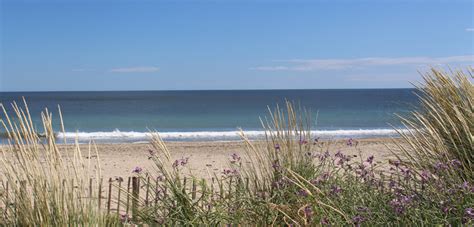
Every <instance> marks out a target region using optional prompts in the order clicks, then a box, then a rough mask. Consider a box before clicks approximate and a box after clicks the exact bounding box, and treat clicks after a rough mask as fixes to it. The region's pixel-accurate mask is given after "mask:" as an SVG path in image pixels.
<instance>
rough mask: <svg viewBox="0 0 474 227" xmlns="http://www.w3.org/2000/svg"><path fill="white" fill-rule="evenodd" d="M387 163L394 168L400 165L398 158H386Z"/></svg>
mask: <svg viewBox="0 0 474 227" xmlns="http://www.w3.org/2000/svg"><path fill="white" fill-rule="evenodd" d="M388 163H389V164H390V165H393V166H395V167H396V168H398V167H399V166H400V160H388Z"/></svg>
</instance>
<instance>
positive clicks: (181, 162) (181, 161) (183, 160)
mask: <svg viewBox="0 0 474 227" xmlns="http://www.w3.org/2000/svg"><path fill="white" fill-rule="evenodd" d="M188 161H189V158H188V157H187V158H181V159H176V160H175V161H174V162H173V165H172V166H173V168H177V167H179V166H185V165H186V164H188Z"/></svg>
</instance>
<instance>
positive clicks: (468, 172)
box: [399, 68, 474, 180]
mask: <svg viewBox="0 0 474 227" xmlns="http://www.w3.org/2000/svg"><path fill="white" fill-rule="evenodd" d="M472 72H473V70H472V69H468V70H467V71H461V70H457V71H450V72H446V71H443V70H440V69H435V68H433V69H431V71H429V72H427V73H425V74H423V79H424V83H423V84H422V85H419V86H417V91H418V93H417V95H418V96H419V99H420V106H419V108H418V109H416V110H415V111H414V112H413V113H412V114H411V115H410V116H408V117H402V118H401V119H402V123H403V124H404V126H405V128H406V129H408V130H404V131H400V136H401V137H402V138H403V145H400V146H399V147H400V149H401V151H402V152H403V155H402V156H403V157H402V159H404V160H407V161H408V162H409V163H410V164H411V165H412V166H414V167H416V168H417V169H419V170H436V169H439V168H445V166H446V165H455V166H457V167H458V168H449V169H450V173H451V174H452V175H453V176H459V177H461V178H462V179H463V180H472V179H473V177H474V171H472V170H473V169H474V114H473V110H474V86H473V84H472V79H473V75H472Z"/></svg>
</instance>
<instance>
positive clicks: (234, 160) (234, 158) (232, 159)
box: [230, 153, 241, 163]
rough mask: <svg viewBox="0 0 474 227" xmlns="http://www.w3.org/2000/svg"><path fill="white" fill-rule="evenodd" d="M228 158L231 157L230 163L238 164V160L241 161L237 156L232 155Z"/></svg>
mask: <svg viewBox="0 0 474 227" xmlns="http://www.w3.org/2000/svg"><path fill="white" fill-rule="evenodd" d="M230 157H231V161H230V162H232V163H235V162H240V159H241V158H240V156H239V155H238V154H236V153H233V154H232V155H231V156H230Z"/></svg>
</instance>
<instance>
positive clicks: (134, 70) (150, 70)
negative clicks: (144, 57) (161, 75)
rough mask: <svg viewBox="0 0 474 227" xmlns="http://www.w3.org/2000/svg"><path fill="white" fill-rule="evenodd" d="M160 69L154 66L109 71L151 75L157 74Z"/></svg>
mask: <svg viewBox="0 0 474 227" xmlns="http://www.w3.org/2000/svg"><path fill="white" fill-rule="evenodd" d="M159 70H160V68H158V67H154V66H141V67H129V68H115V69H111V70H109V72H112V73H153V72H158V71H159Z"/></svg>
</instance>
